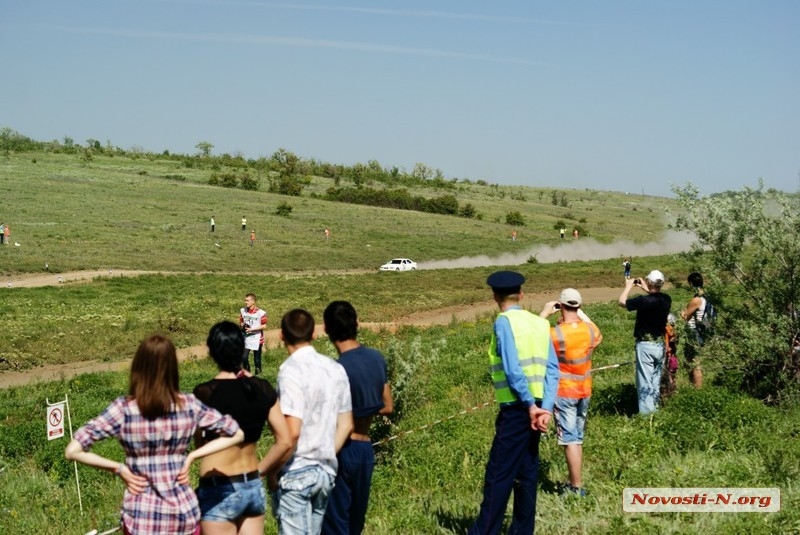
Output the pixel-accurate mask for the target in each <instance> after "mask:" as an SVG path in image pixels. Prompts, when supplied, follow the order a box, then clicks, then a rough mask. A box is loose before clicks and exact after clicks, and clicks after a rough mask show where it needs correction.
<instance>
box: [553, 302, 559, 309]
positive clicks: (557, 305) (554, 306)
mask: <svg viewBox="0 0 800 535" xmlns="http://www.w3.org/2000/svg"><path fill="white" fill-rule="evenodd" d="M553 308H554V309H555V310H560V309H561V303H556V304H555V305H553Z"/></svg>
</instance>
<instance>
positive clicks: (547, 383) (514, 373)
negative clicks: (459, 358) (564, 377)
mask: <svg viewBox="0 0 800 535" xmlns="http://www.w3.org/2000/svg"><path fill="white" fill-rule="evenodd" d="M520 308H521V307H520V306H519V305H514V306H511V307H509V309H520ZM494 334H495V337H496V338H497V354H498V355H499V356H500V359H501V360H502V361H503V369H504V370H505V372H506V380H507V381H508V386H509V388H511V391H512V392H514V394H515V395H516V396H517V397H518V398H519V399H520V401H522V402H523V403H524V404H525V406H526V407H529V408H530V406H531V405H533V404H534V403H535V401H536V400H535V399H534V398H533V394H531V390H530V388H529V387H528V378H527V377H525V373H523V371H522V366H520V364H519V355H518V354H517V344H516V343H515V342H514V333H513V332H511V323H509V321H508V318H506V317H505V316H498V317H497V320H496V321H495V322H494ZM547 336H548V339H549V337H550V330H549V329H548V331H547ZM547 347H548V348H549V349H548V352H547V368H546V370H545V376H544V399H542V400H541V401H542V408H543V409H544V410H546V411H550V412H553V405H555V402H556V393H557V392H558V375H559V371H558V359H557V357H556V350H555V348H554V347H553V344H548V345H547Z"/></svg>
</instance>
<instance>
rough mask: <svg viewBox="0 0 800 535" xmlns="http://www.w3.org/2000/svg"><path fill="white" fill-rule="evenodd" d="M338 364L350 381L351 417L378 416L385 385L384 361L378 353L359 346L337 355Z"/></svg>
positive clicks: (369, 348)
mask: <svg viewBox="0 0 800 535" xmlns="http://www.w3.org/2000/svg"><path fill="white" fill-rule="evenodd" d="M338 362H339V364H341V365H342V366H343V367H344V370H345V371H346V372H347V378H348V379H349V380H350V395H351V397H352V399H353V417H354V418H363V417H365V416H371V415H373V414H378V411H380V410H381V409H382V408H383V386H384V385H385V384H386V383H387V373H386V360H385V359H384V358H383V355H382V354H381V353H380V351H378V350H377V349H372V348H371V347H364V346H359V347H357V348H355V349H351V350H349V351H345V352H344V353H342V354H341V355H339V360H338Z"/></svg>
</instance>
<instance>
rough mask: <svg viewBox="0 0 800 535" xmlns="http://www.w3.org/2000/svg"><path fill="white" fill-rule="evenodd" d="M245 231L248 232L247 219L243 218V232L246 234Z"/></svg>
mask: <svg viewBox="0 0 800 535" xmlns="http://www.w3.org/2000/svg"><path fill="white" fill-rule="evenodd" d="M245 230H247V218H246V217H245V216H242V232H244V231H245Z"/></svg>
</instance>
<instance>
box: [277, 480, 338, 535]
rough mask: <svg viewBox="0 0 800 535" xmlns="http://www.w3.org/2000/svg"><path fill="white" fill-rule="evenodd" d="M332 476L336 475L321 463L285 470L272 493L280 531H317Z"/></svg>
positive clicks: (292, 534)
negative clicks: (276, 488) (327, 470)
mask: <svg viewBox="0 0 800 535" xmlns="http://www.w3.org/2000/svg"><path fill="white" fill-rule="evenodd" d="M333 480H334V478H333V476H332V475H330V474H329V473H328V472H326V471H325V470H323V469H322V467H321V466H318V465H312V466H306V467H303V468H300V469H298V470H291V471H290V472H287V473H285V474H283V475H282V476H281V477H280V479H279V480H278V490H277V491H275V492H274V493H270V496H271V498H272V512H273V513H274V515H275V519H276V520H277V521H278V532H279V533H280V534H281V535H318V534H319V532H320V531H321V530H322V519H323V518H324V517H325V509H326V508H327V507H328V496H329V495H330V492H331V489H332V488H333Z"/></svg>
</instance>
